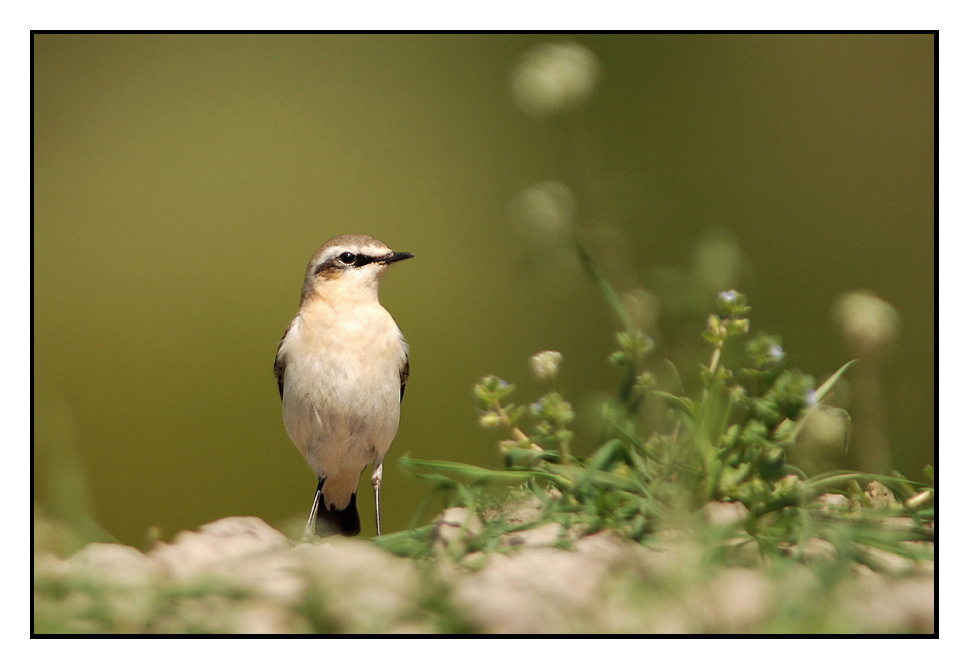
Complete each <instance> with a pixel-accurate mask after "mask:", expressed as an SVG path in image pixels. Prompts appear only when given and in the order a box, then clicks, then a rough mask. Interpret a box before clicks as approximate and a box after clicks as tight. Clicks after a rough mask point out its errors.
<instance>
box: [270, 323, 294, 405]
mask: <svg viewBox="0 0 969 669" xmlns="http://www.w3.org/2000/svg"><path fill="white" fill-rule="evenodd" d="M291 327H293V321H290V323H289V325H287V326H286V332H284V333H283V338H282V339H280V340H279V346H277V347H276V364H274V365H273V372H275V374H276V383H277V384H279V399H282V398H283V377H284V376H285V374H286V356H285V355H280V354H279V351H280V349H282V347H283V342H284V341H286V335H288V334H289V329H290V328H291Z"/></svg>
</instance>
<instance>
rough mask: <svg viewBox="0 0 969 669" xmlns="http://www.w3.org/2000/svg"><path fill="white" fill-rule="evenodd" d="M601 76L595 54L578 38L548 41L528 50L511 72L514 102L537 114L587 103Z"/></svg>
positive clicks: (541, 116)
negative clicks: (562, 41) (576, 41)
mask: <svg viewBox="0 0 969 669" xmlns="http://www.w3.org/2000/svg"><path fill="white" fill-rule="evenodd" d="M598 78H599V62H598V59H597V58H596V56H595V54H594V53H592V51H590V50H589V49H587V48H586V47H584V46H582V45H580V44H576V43H575V42H564V43H553V42H545V43H543V44H539V45H538V46H535V47H533V48H532V49H530V50H528V51H527V52H525V54H524V56H522V59H521V61H520V62H519V64H518V66H517V67H516V68H515V70H514V72H513V73H512V76H511V91H512V96H513V98H514V100H515V103H516V104H517V105H518V106H519V108H520V109H521V110H522V111H523V112H524V113H525V114H527V115H529V116H532V117H535V118H543V117H547V116H554V115H556V114H559V113H561V112H563V111H568V110H570V109H575V108H577V107H579V106H581V105H582V103H584V102H585V101H586V100H587V99H588V98H589V96H590V95H592V91H593V89H594V88H595V85H596V81H597V80H598Z"/></svg>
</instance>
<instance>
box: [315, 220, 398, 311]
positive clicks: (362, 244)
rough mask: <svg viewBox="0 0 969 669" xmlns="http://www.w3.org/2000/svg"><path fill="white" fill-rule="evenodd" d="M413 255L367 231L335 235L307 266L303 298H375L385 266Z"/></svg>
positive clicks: (364, 299)
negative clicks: (356, 233) (365, 232)
mask: <svg viewBox="0 0 969 669" xmlns="http://www.w3.org/2000/svg"><path fill="white" fill-rule="evenodd" d="M413 257H414V254H413V253H401V252H395V251H391V250H390V249H389V248H388V247H387V245H386V244H384V243H383V242H382V241H380V240H379V239H374V238H373V237H369V236H367V235H341V236H340V237H334V238H333V239H331V240H330V241H328V242H327V243H326V244H324V245H323V246H321V247H320V248H319V249H318V250H317V251H316V253H315V254H313V257H312V258H311V259H310V262H309V265H307V266H306V280H305V281H304V282H303V300H304V301H306V300H308V299H312V298H313V297H320V298H323V299H327V300H332V299H341V298H342V299H353V300H359V301H366V300H370V299H376V298H377V287H378V285H379V283H380V278H381V277H382V276H383V275H384V272H386V271H387V267H388V266H389V265H390V264H391V263H395V262H397V261H398V260H406V259H407V258H413Z"/></svg>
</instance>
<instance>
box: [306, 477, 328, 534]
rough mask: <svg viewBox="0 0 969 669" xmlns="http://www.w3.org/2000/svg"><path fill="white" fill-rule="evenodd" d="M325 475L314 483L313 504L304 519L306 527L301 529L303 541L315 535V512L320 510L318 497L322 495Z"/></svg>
mask: <svg viewBox="0 0 969 669" xmlns="http://www.w3.org/2000/svg"><path fill="white" fill-rule="evenodd" d="M325 480H326V478H325V477H322V476H321V477H320V482H319V483H317V484H316V496H315V497H314V498H313V506H312V507H310V517H309V519H308V520H307V521H306V529H305V530H303V541H309V540H310V539H312V538H313V537H314V536H316V514H317V512H318V511H319V510H320V497H322V496H323V481H325Z"/></svg>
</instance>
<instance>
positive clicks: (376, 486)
mask: <svg viewBox="0 0 969 669" xmlns="http://www.w3.org/2000/svg"><path fill="white" fill-rule="evenodd" d="M383 473H384V463H383V462H382V461H381V462H374V466H373V476H372V477H371V478H370V480H371V481H372V482H373V504H374V508H375V509H376V513H377V536H378V537H379V536H380V478H381V476H382V475H383Z"/></svg>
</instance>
